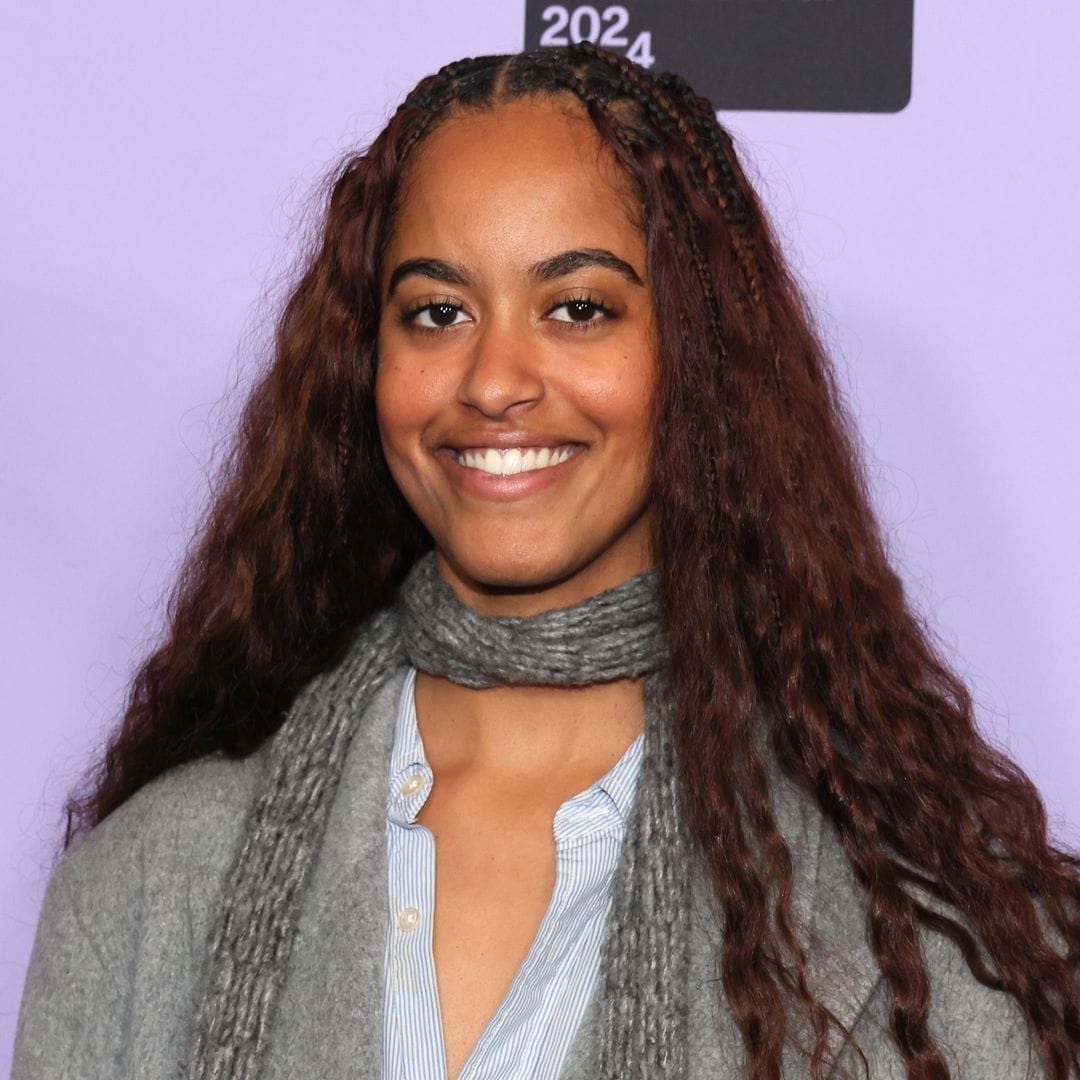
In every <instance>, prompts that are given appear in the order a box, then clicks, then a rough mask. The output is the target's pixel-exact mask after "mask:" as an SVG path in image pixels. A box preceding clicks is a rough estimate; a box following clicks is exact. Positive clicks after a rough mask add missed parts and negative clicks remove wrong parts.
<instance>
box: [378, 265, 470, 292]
mask: <svg viewBox="0 0 1080 1080" xmlns="http://www.w3.org/2000/svg"><path fill="white" fill-rule="evenodd" d="M414 276H415V277H426V278H431V279H432V280H433V281H443V282H445V283H446V284H447V285H468V284H469V275H468V274H467V273H466V272H465V268H464V267H463V266H455V265H454V264H453V263H448V262H443V260H442V259H406V260H405V261H404V262H403V263H399V264H398V265H397V266H396V267H395V268H394V272H393V273H392V274H391V275H390V284H389V285H387V287H386V298H387V300H389V299H390V297H391V296H393V295H394V290H395V289H396V288H397V287H398V286H399V285H400V284H401V283H402V281H404V280H405V278H407V277H414Z"/></svg>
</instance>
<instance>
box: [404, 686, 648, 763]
mask: <svg viewBox="0 0 1080 1080" xmlns="http://www.w3.org/2000/svg"><path fill="white" fill-rule="evenodd" d="M643 687H644V679H640V678H639V679H618V680H616V681H613V682H606V683H594V684H592V685H590V686H580V687H562V686H495V687H490V688H487V689H482V690H474V689H471V688H469V687H466V686H460V685H458V684H457V683H454V682H451V681H450V680H449V679H445V678H441V677H438V676H433V675H428V674H426V673H424V672H419V673H418V675H417V680H416V713H417V722H418V725H419V728H420V736H421V738H422V739H423V742H424V748H425V752H426V754H427V757H428V761H429V762H430V763H431V766H432V768H433V769H435V771H436V772H445V771H447V770H451V771H454V772H458V771H478V772H487V771H489V770H502V771H506V770H509V771H510V772H511V773H512V774H514V775H517V776H520V777H522V778H523V779H526V778H536V779H538V780H543V779H544V778H545V777H548V778H552V777H564V776H566V775H571V776H574V775H577V774H579V773H580V774H582V775H584V774H588V775H591V776H592V777H593V778H595V777H596V776H597V775H603V773H604V772H606V771H607V769H609V768H610V767H611V766H612V765H614V764H615V762H616V761H618V759H619V758H620V757H621V756H622V754H623V752H624V751H625V750H626V748H627V747H628V746H629V745H630V743H631V742H632V741H633V740H634V739H635V738H636V737H637V735H638V734H640V733H641V731H642V727H643V723H644V715H645V705H644V697H643ZM597 770H599V771H597Z"/></svg>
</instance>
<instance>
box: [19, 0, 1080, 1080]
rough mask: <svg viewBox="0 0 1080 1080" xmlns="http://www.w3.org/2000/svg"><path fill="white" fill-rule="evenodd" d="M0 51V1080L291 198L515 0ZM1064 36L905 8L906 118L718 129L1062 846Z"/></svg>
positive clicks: (197, 494) (1056, 22) (220, 18)
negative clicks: (76, 829)
mask: <svg viewBox="0 0 1080 1080" xmlns="http://www.w3.org/2000/svg"><path fill="white" fill-rule="evenodd" d="M945 8H951V9H952V10H944V9H945ZM961 9H963V13H961ZM5 23H6V29H5V33H4V35H3V39H2V41H0V71H2V72H3V75H2V76H0V79H2V80H3V83H4V86H3V91H4V92H3V94H2V95H0V115H2V116H3V123H4V127H3V131H4V144H5V151H6V161H5V167H4V169H3V172H2V176H0V190H2V192H3V205H4V207H5V213H4V215H3V217H4V224H3V243H2V252H3V254H2V256H0V273H2V275H3V291H2V297H3V300H2V304H3V317H2V319H0V341H2V343H3V357H4V359H3V392H2V396H0V423H2V425H3V428H2V429H3V433H4V448H5V457H6V466H5V468H4V470H3V473H2V477H0V505H2V506H3V507H4V515H3V522H2V525H0V534H2V537H3V567H4V574H5V581H4V587H3V592H4V597H5V603H4V610H5V613H6V617H5V619H4V623H3V642H2V647H3V657H4V663H5V669H4V670H5V674H4V682H3V685H4V690H5V706H4V717H5V719H4V724H5V728H4V734H5V742H4V752H3V755H2V759H0V792H2V795H0V854H2V868H3V869H2V877H0V961H2V966H0V1071H3V1072H4V1073H5V1075H6V1072H7V1069H8V1065H9V1056H10V1045H11V1039H12V1035H13V1032H14V1024H15V1016H16V1013H17V1008H18V999H19V993H20V989H21V986H22V980H23V976H24V973H25V967H26V962H27V959H28V956H29V950H30V944H31V940H32V934H33V928H34V924H35V920H36V917H37V908H38V904H39V902H40V896H41V891H42V889H43V887H44V883H45V880H46V877H47V874H48V870H49V866H50V863H51V860H52V858H53V855H54V852H55V848H56V844H57V840H58V822H59V809H60V806H61V804H62V800H63V796H64V793H65V791H66V790H67V788H68V786H69V785H70V783H71V781H72V779H73V778H74V777H75V776H76V775H77V774H78V772H79V771H80V769H81V768H82V767H83V766H84V765H85V763H86V762H87V760H88V758H89V753H90V750H91V748H92V747H94V746H95V745H97V744H98V742H99V740H100V738H101V734H102V731H103V729H104V728H106V727H107V726H108V725H109V724H111V723H112V721H113V719H114V717H115V715H116V712H117V709H118V708H119V706H120V703H121V700H122V695H123V690H124V686H125V683H126V680H127V679H128V677H129V675H130V672H131V668H132V664H133V662H134V661H135V660H136V659H137V658H138V657H139V655H140V654H141V653H142V652H143V650H144V648H145V647H146V645H147V643H148V642H149V641H151V640H152V639H153V636H154V634H155V633H156V631H157V629H158V627H159V618H160V599H161V596H162V592H163V590H164V588H165V586H166V584H167V582H168V581H169V579H170V576H171V574H172V572H173V569H174V566H175V563H176V560H177V559H178V557H179V556H180V555H181V553H182V551H183V549H184V545H185V543H186V538H187V537H188V535H189V531H190V528H191V525H192V523H193V520H194V518H195V516H196V515H197V513H198V511H199V508H200V506H201V504H202V500H203V496H204V492H205V478H206V473H207V468H208V463H209V454H210V448H211V447H212V445H213V442H214V438H215V436H216V435H218V434H220V432H221V430H222V425H223V424H224V422H225V420H227V417H228V415H229V407H228V406H219V404H218V403H219V402H221V401H222V399H223V398H225V397H226V395H227V394H229V393H230V389H231V388H232V387H234V385H238V386H240V387H241V388H242V387H243V385H244V383H245V380H246V378H247V377H248V374H249V372H250V366H251V362H252V357H253V356H254V355H256V354H257V344H258V341H259V339H260V334H261V333H262V331H261V330H260V327H262V326H263V325H264V323H265V311H266V309H267V306H268V303H269V301H268V300H267V297H268V295H270V294H273V292H274V289H275V288H276V283H278V282H279V281H280V280H281V277H282V274H283V273H284V272H285V271H287V269H288V267H289V265H290V252H291V251H293V250H295V248H296V244H297V238H298V236H300V235H302V220H303V209H304V207H305V205H306V203H307V202H308V197H309V195H310V192H311V190H312V186H313V184H314V183H315V181H316V180H317V179H318V177H319V176H321V175H322V174H323V172H324V171H325V170H326V168H328V167H329V165H330V164H331V163H332V161H333V160H334V159H335V158H336V157H337V155H338V154H339V153H340V152H341V151H342V150H343V149H344V148H346V147H347V146H350V145H355V144H357V143H363V142H364V141H365V140H366V139H367V137H369V136H370V135H371V134H372V133H373V132H374V131H375V130H377V128H378V127H379V126H380V124H381V122H382V121H383V119H384V118H385V116H386V115H387V110H388V108H389V107H390V106H391V105H392V104H393V103H395V102H396V101H397V100H398V98H399V97H400V96H401V94H402V93H403V92H404V91H405V90H406V89H407V88H408V87H409V86H410V85H411V84H412V83H413V82H414V81H415V80H416V79H417V78H418V77H419V76H421V75H422V74H424V73H426V72H428V71H431V70H433V69H434V68H436V67H437V66H438V65H439V64H441V63H443V62H445V61H447V60H449V59H453V58H456V57H458V56H460V55H466V54H470V53H471V54H475V53H483V52H495V51H500V52H501V51H511V50H514V49H517V48H519V47H520V45H521V42H522V31H523V5H520V4H515V3H504V2H498V3H497V2H495V0H486V2H481V0H472V2H468V0H461V2H459V3H457V4H453V5H447V4H445V3H435V2H434V0H431V2H421V0H397V2H396V3H395V4H393V5H383V4H373V3H372V4H359V5H358V4H345V3H333V2H322V3H315V4H312V5H307V6H306V7H305V8H303V9H301V8H300V7H298V6H296V5H271V6H267V5H265V4H253V3H249V2H246V3H238V4H232V5H228V6H226V7H224V8H223V7H221V6H220V5H212V4H209V3H205V2H204V3H197V4H195V5H192V4H186V5H183V6H180V5H176V6H174V7H171V8H169V9H168V10H166V9H163V8H162V7H161V5H152V6H147V5H145V4H135V3H128V2H124V0H111V2H110V0H106V3H105V4H104V5H102V4H99V5H93V6H89V7H88V6H87V5H85V4H73V3H54V4H47V5H30V4H25V3H24V4H20V5H15V6H12V7H10V8H9V11H8V12H7V14H6V17H5ZM1078 39H1080V7H1078V6H1077V5H1076V4H1075V3H1073V2H1072V0H1046V2H1044V3H1043V4H1041V5H1039V7H1038V8H1037V9H1035V8H1031V7H1027V6H1024V5H1017V4H1015V3H1012V2H1011V0H984V3H983V4H981V5H979V7H978V10H977V11H976V9H975V8H971V7H968V6H966V5H955V4H953V5H941V4H925V5H920V7H919V9H918V10H917V12H916V24H915V67H914V92H913V96H912V101H911V104H910V105H909V106H908V108H907V109H906V110H905V111H903V112H901V113H899V114H897V115H860V116H851V115H820V114H799V113H784V114H763V113H737V114H731V115H729V116H727V117H726V119H727V121H728V123H729V125H730V126H731V127H732V129H733V131H734V132H735V134H736V136H737V137H738V138H739V140H740V143H741V146H742V148H743V150H744V153H745V155H746V156H747V158H748V159H749V162H750V163H751V167H752V169H753V172H754V173H755V175H756V176H757V178H758V181H759V184H760V186H761V188H762V190H763V192H764V194H765V196H766V199H767V201H768V203H769V205H770V207H771V208H772V211H773V213H774V216H775V219H776V222H777V225H778V228H779V230H780V232H781V235H782V236H783V237H784V239H785V242H786V244H787V247H788V251H789V253H790V255H791V257H792V259H793V260H794V262H795V265H796V267H797V268H798V270H799V272H800V273H801V275H802V277H803V278H804V280H805V281H806V282H807V284H808V288H809V289H810V291H811V294H812V296H813V298H814V299H815V302H816V304H817V307H818V310H819V312H820V322H821V325H822V328H823V330H824V332H825V334H826V337H827V339H828V340H829V341H830V343H831V344H832V347H833V351H834V354H835V356H836V358H837V361H838V363H839V365H840V367H841V371H842V377H843V379H844V383H845V385H846V386H847V387H848V389H849V392H850V398H851V404H852V408H853V409H854V411H855V413H856V415H857V417H858V420H859V423H860V425H861V427H862V430H863V432H864V435H865V438H866V441H867V444H868V448H869V452H870V456H871V472H872V477H873V481H874V485H875V492H876V496H877V499H878V504H879V506H880V508H881V512H882V515H883V517H884V519H885V521H886V523H887V526H888V529H889V535H890V538H891V542H892V546H893V550H894V552H895V555H896V558H897V560H898V561H899V562H900V563H901V565H902V568H903V571H904V574H905V578H906V580H907V581H908V582H909V583H910V586H911V589H912V592H913V595H914V596H915V597H916V598H917V600H918V602H919V603H920V605H921V607H922V608H923V610H924V611H925V612H926V613H927V615H928V617H929V619H930V620H931V621H932V622H933V624H934V625H935V626H936V627H937V628H938V630H939V633H940V635H941V638H942V640H943V641H944V643H945V645H946V647H947V649H948V650H949V652H950V654H951V655H954V656H955V657H957V662H958V664H959V667H960V670H961V671H962V672H963V673H964V674H965V675H966V677H967V678H968V679H969V681H970V682H971V684H972V685H973V687H974V689H975V692H976V697H977V700H978V702H979V705H980V713H981V716H982V718H983V722H984V724H985V726H986V728H987V729H988V730H989V731H991V732H993V733H994V734H995V736H996V737H997V738H998V739H999V740H1001V741H1002V742H1004V743H1005V744H1006V745H1007V746H1009V747H1010V748H1011V749H1012V751H1013V752H1014V753H1015V754H1016V755H1017V756H1018V757H1019V758H1020V760H1021V761H1022V762H1023V763H1024V764H1025V765H1026V766H1027V767H1028V769H1029V770H1030V771H1031V772H1032V774H1033V775H1034V776H1035V777H1036V779H1037V780H1038V782H1039V783H1040V785H1041V787H1042V789H1043V791H1044V792H1045V794H1046V797H1047V800H1048V802H1049V804H1050V807H1051V810H1052V811H1053V812H1055V813H1057V814H1062V815H1065V816H1067V817H1068V818H1070V819H1071V820H1072V821H1073V822H1080V793H1078V792H1077V790H1076V787H1075V784H1074V782H1073V780H1074V776H1075V774H1076V767H1077V764H1078V763H1080V735H1078V734H1077V732H1076V731H1074V730H1073V728H1072V726H1071V721H1072V719H1073V716H1074V715H1075V711H1076V705H1075V703H1076V701H1077V699H1078V697H1080V676H1078V674H1077V664H1076V657H1077V655H1078V653H1080V628H1078V626H1077V618H1076V614H1077V611H1078V610H1080V571H1078V569H1077V563H1078V555H1080V550H1078V545H1077V540H1076V537H1077V535H1078V533H1080V512H1078V510H1077V484H1076V482H1075V480H1074V476H1073V473H1074V469H1075V464H1076V461H1077V458H1078V457H1080V437H1078V435H1077V425H1076V423H1075V416H1076V412H1077V408H1078V404H1080V400H1078V399H1080V395H1078V393H1077V391H1078V388H1080V375H1078V370H1080V365H1078V363H1077V361H1078V357H1077V347H1076V345H1075V342H1076V341H1077V339H1078V337H1080V308H1078V305H1077V302H1076V299H1075V290H1076V283H1075V278H1076V272H1077V263H1078V258H1077V251H1078V250H1080V228H1078V222H1080V212H1078V209H1077V192H1078V191H1080V147H1078V145H1077V140H1076V134H1075V133H1076V131H1078V130H1080V115H1078V113H1080V108H1078V101H1080V94H1078V90H1080V86H1078V77H1077V75H1076V68H1075V42H1076V41H1077V40H1078ZM231 393H232V397H231V400H232V401H235V400H236V398H237V391H236V390H235V389H233V390H232V391H231ZM960 658H962V659H960ZM1073 835H1075V832H1074V834H1073Z"/></svg>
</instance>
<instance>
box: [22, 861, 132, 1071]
mask: <svg viewBox="0 0 1080 1080" xmlns="http://www.w3.org/2000/svg"><path fill="white" fill-rule="evenodd" d="M73 854H76V853H73ZM80 869H81V867H79V866H77V865H76V860H74V859H73V860H70V861H69V860H65V861H64V862H61V864H60V865H59V866H58V867H57V869H56V871H55V872H54V874H53V876H52V879H51V880H50V882H49V886H48V889H47V890H46V893H45V903H44V906H43V908H42V912H41V917H40V920H39V922H38V928H37V934H36V936H35V939H34V949H33V953H32V955H31V959H30V969H29V972H28V974H27V979H26V987H25V989H24V991H23V999H22V1007H21V1010H20V1013H19V1025H18V1030H17V1033H16V1037H15V1057H14V1067H13V1071H12V1080H61V1078H63V1080H67V1078H69V1077H70V1078H71V1080H75V1078H79V1080H98V1078H101V1080H105V1078H106V1077H110V1078H111V1077H115V1076H119V1075H121V1066H120V1057H121V1054H122V1050H121V1048H122V1046H123V1042H124V1036H123V1032H124V1028H125V1014H126V1002H125V997H126V995H125V993H124V989H123V987H124V985H125V982H126V979H125V974H124V973H125V969H126V968H128V967H129V966H130V958H129V957H127V956H125V955H124V951H125V950H124V947H123V934H122V933H115V932H114V933H105V934H103V933H102V927H101V926H100V924H98V923H96V921H94V920H90V919H88V918H87V915H86V913H85V912H84V911H81V910H80V906H79V904H80V898H81V897H80V893H81V888H80V881H79V878H80V876H81V875H80V874H79V872H78V871H79V870H80ZM114 914H120V913H119V912H115V913H114ZM114 928H115V929H117V930H118V929H120V927H116V926H115V922H114Z"/></svg>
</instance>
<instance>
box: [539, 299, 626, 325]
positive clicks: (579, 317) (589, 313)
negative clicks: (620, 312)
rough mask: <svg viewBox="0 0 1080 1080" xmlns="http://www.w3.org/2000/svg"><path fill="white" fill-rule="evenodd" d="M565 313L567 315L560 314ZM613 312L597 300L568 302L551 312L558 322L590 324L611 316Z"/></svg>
mask: <svg viewBox="0 0 1080 1080" xmlns="http://www.w3.org/2000/svg"><path fill="white" fill-rule="evenodd" d="M560 312H564V313H565V314H560ZM610 314H611V312H609V311H608V310H607V308H605V307H604V306H603V305H601V304H598V303H596V301H595V300H567V301H566V302H565V303H562V304H559V306H558V307H557V308H555V309H554V310H553V311H552V312H551V316H550V317H551V318H552V319H554V320H555V321H556V322H570V323H590V322H599V321H600V319H602V318H604V317H606V316H608V315H610Z"/></svg>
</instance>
